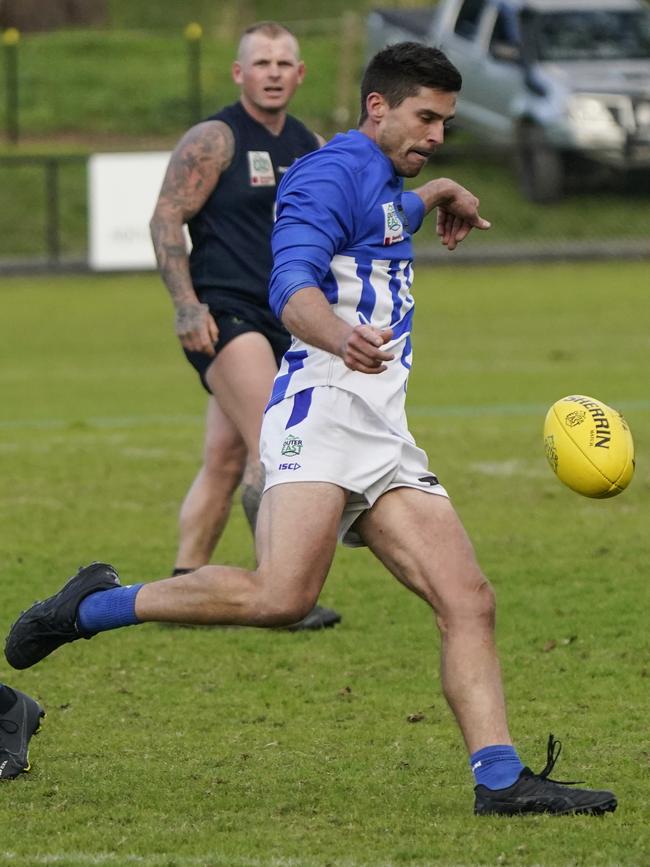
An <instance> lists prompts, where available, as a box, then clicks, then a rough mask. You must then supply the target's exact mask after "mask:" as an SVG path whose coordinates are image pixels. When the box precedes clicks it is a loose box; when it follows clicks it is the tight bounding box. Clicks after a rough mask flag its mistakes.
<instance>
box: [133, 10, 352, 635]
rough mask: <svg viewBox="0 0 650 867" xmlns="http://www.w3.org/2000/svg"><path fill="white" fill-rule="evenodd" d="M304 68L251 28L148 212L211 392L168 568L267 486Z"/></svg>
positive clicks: (281, 32)
mask: <svg viewBox="0 0 650 867" xmlns="http://www.w3.org/2000/svg"><path fill="white" fill-rule="evenodd" d="M304 74H305V67H304V64H303V62H302V61H301V60H300V55H299V47H298V42H297V40H296V39H295V37H294V36H293V34H292V33H291V32H290V31H289V30H287V29H286V28H285V27H283V26H281V25H280V24H277V23H275V22H271V21H267V22H262V23H260V24H256V25H253V26H252V27H250V28H248V30H246V31H245V32H244V34H243V36H242V38H241V41H240V44H239V51H238V55H237V59H236V60H235V62H234V63H233V66H232V76H233V79H234V81H235V83H236V84H237V85H238V86H239V88H240V98H239V101H238V102H236V103H235V104H234V105H231V106H228V107H227V108H225V109H223V110H222V111H220V112H219V113H218V114H215V115H213V116H212V117H210V118H208V119H207V120H206V121H204V122H202V123H199V124H197V125H196V126H194V127H192V128H191V129H190V130H189V131H188V132H187V133H186V134H185V135H184V136H183V137H182V138H181V140H180V142H179V143H178V145H177V147H176V149H175V150H174V152H173V154H172V157H171V160H170V163H169V166H168V169H167V173H166V175H165V179H164V181H163V185H162V189H161V191H160V195H159V198H158V202H157V204H156V208H155V211H154V214H153V217H152V220H151V224H150V227H151V236H152V240H153V244H154V248H155V251H156V257H157V260H158V265H159V269H160V273H161V276H162V279H163V281H164V283H165V285H166V286H167V288H168V290H169V293H170V295H171V297H172V301H173V302H174V306H175V308H176V334H177V335H178V337H179V339H180V341H181V344H182V347H183V350H184V352H185V355H186V356H187V358H188V360H189V361H190V363H191V364H192V365H193V366H194V368H195V369H196V370H197V372H198V374H199V376H200V378H201V382H202V383H203V385H204V387H205V388H206V390H207V391H208V392H209V393H210V395H211V396H210V398H209V402H208V409H207V419H206V433H205V447H204V456H203V465H202V467H201V469H200V470H199V473H198V475H197V476H196V478H195V479H194V482H193V483H192V486H191V487H190V490H189V492H188V494H187V496H186V498H185V501H184V502H183V505H182V507H181V511H180V519H179V527H180V543H179V549H178V553H177V558H176V569H175V573H174V574H180V573H183V572H190V571H192V570H194V569H196V568H198V567H199V566H202V565H205V564H206V563H208V562H209V560H210V557H211V555H212V552H213V550H214V547H215V545H216V543H217V541H218V540H219V538H220V536H221V533H222V532H223V529H224V526H225V524H226V521H227V519H228V514H229V511H230V506H231V501H232V497H233V494H234V492H235V491H236V489H237V487H238V485H239V484H240V482H242V504H243V506H244V510H245V512H246V517H247V519H248V522H249V524H250V525H251V528H253V529H254V527H255V522H256V519H257V509H258V506H259V500H260V497H261V493H262V490H263V487H264V471H263V467H262V465H261V463H260V458H259V435H260V428H261V422H262V416H263V413H264V409H265V406H266V402H267V399H268V397H269V395H270V393H271V387H272V384H273V379H274V377H275V374H276V372H277V369H278V366H279V362H280V359H281V358H282V355H283V354H284V352H285V351H286V350H287V349H288V347H289V343H290V338H289V335H288V333H287V332H286V330H285V329H284V327H283V326H282V324H281V323H280V322H279V321H278V320H277V319H276V318H275V317H274V316H273V314H272V313H271V311H270V308H269V305H268V278H269V275H270V272H271V267H272V257H271V231H272V228H273V220H274V206H275V193H276V188H277V184H278V183H279V182H280V179H281V176H282V174H283V173H284V172H285V171H286V169H287V168H288V167H289V166H290V165H291V164H292V163H293V162H294V161H295V160H296V159H298V158H299V157H301V156H303V155H304V154H306V153H309V152H310V151H313V150H315V149H316V148H318V147H319V145H320V144H322V141H320V140H319V139H318V138H317V136H316V135H315V134H314V133H312V132H310V130H308V129H307V128H306V127H305V126H304V125H303V124H302V123H300V121H298V120H297V119H296V118H294V117H292V116H291V115H289V114H288V113H287V106H288V104H289V102H290V100H291V98H292V97H293V95H294V93H295V91H296V89H297V88H298V87H299V86H300V84H301V83H302V80H303V78H304ZM185 223H187V225H188V228H189V231H190V236H191V238H192V251H191V253H190V255H189V257H188V255H187V252H186V246H185V239H184V234H183V226H184V224H185ZM339 620H340V616H339V615H338V614H337V613H336V612H335V611H332V610H331V609H327V608H323V607H322V606H320V605H317V606H315V608H314V609H313V611H311V612H310V614H308V615H307V617H306V618H305V619H304V620H302V621H300V623H299V624H296V626H295V627H293V628H296V629H297V628H302V629H320V628H323V627H325V626H333V625H335V624H336V623H338V622H339Z"/></svg>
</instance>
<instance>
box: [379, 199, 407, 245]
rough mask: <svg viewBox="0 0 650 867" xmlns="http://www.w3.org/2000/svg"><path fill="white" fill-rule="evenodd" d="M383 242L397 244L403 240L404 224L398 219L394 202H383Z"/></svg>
mask: <svg viewBox="0 0 650 867" xmlns="http://www.w3.org/2000/svg"><path fill="white" fill-rule="evenodd" d="M382 208H383V209H384V244H385V245H386V246H390V244H397V243H398V242H399V241H403V240H404V224H403V223H402V221H401V220H400V218H399V216H398V213H397V208H396V207H395V202H384V204H383V205H382Z"/></svg>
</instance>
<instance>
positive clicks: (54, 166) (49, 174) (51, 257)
mask: <svg viewBox="0 0 650 867" xmlns="http://www.w3.org/2000/svg"><path fill="white" fill-rule="evenodd" d="M45 245H46V248H47V261H48V263H49V264H50V265H58V264H59V261H60V259H61V238H60V232H59V161H58V159H57V158H56V157H49V158H47V159H46V160H45Z"/></svg>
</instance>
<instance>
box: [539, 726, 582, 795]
mask: <svg viewBox="0 0 650 867" xmlns="http://www.w3.org/2000/svg"><path fill="white" fill-rule="evenodd" d="M561 752H562V741H559V740H558V739H557V738H555V737H553V735H552V734H550V735H549V736H548V744H547V746H546V766H545V768H544V770H543V771H540V772H539V774H535V776H536V777H539V778H540V780H548V782H549V783H556V784H557V785H558V786H577V785H580V784H581V783H582V780H552V779H551V778H550V777H549V774H550V773H551V771H552V770H553V768H554V767H555V763H556V762H557V760H558V759H559V758H560V753H561Z"/></svg>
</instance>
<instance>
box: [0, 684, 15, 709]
mask: <svg viewBox="0 0 650 867" xmlns="http://www.w3.org/2000/svg"><path fill="white" fill-rule="evenodd" d="M17 701H18V699H17V697H16V693H15V692H14V691H13V689H12V688H11V687H10V686H4V685H3V684H0V715H2V714H4V713H7V711H10V710H11V708H12V707H13V706H14V705H15V704H16V702H17Z"/></svg>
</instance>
